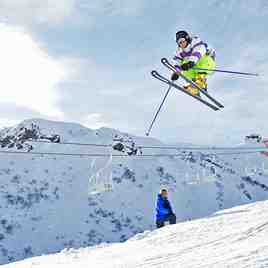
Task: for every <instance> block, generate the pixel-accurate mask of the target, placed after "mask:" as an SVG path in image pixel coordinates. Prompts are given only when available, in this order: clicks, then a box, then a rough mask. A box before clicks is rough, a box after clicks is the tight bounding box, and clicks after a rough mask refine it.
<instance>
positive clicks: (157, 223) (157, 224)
mask: <svg viewBox="0 0 268 268" xmlns="http://www.w3.org/2000/svg"><path fill="white" fill-rule="evenodd" d="M164 226H165V221H164V220H159V219H158V220H156V228H161V227H164Z"/></svg>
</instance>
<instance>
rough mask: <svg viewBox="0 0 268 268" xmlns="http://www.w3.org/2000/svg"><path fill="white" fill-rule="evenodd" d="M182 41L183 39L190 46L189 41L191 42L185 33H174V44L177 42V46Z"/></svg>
mask: <svg viewBox="0 0 268 268" xmlns="http://www.w3.org/2000/svg"><path fill="white" fill-rule="evenodd" d="M183 39H184V40H185V41H186V42H187V43H188V44H190V43H191V41H192V38H191V37H190V35H189V34H188V33H187V32H186V31H178V32H177V33H176V42H177V44H179V43H180V41H182V40H183Z"/></svg>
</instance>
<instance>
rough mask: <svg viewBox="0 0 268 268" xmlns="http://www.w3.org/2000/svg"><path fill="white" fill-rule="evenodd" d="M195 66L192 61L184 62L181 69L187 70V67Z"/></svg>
mask: <svg viewBox="0 0 268 268" xmlns="http://www.w3.org/2000/svg"><path fill="white" fill-rule="evenodd" d="M194 66H195V63H194V62H193V61H189V62H186V63H184V64H182V65H181V69H182V70H183V71H188V70H189V69H191V68H193V67H194Z"/></svg>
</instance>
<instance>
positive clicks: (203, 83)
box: [184, 74, 207, 97]
mask: <svg viewBox="0 0 268 268" xmlns="http://www.w3.org/2000/svg"><path fill="white" fill-rule="evenodd" d="M193 81H194V82H195V83H196V84H197V85H198V86H199V87H200V88H202V89H204V90H205V91H207V79H206V76H205V75H204V74H198V75H197V76H196V78H195V79H194V80H193ZM184 89H186V90H187V91H188V92H189V93H191V94H192V95H194V96H198V97H201V95H200V92H199V90H198V89H197V88H196V87H194V86H193V85H191V84H189V85H187V86H184Z"/></svg>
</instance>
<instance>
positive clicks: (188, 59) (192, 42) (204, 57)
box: [171, 31, 216, 95]
mask: <svg viewBox="0 0 268 268" xmlns="http://www.w3.org/2000/svg"><path fill="white" fill-rule="evenodd" d="M176 43H177V45H178V48H177V51H176V54H175V57H174V58H173V59H174V61H175V62H174V63H175V65H174V66H175V68H176V69H177V72H175V73H173V74H172V76H171V80H172V81H176V80H178V78H179V76H180V73H181V72H182V74H183V75H184V76H186V77H187V78H189V79H191V80H192V81H194V82H195V83H196V84H197V85H198V86H199V87H200V88H203V89H205V90H207V76H208V75H210V74H212V72H211V71H207V70H206V71H204V70H195V69H193V68H204V69H208V70H212V69H215V67H216V63H215V50H214V49H212V48H210V47H209V46H208V45H207V43H205V42H203V41H202V40H201V39H200V38H199V37H198V36H191V35H190V34H188V33H187V32H186V31H178V32H177V33H176ZM184 88H185V89H186V90H187V91H189V92H190V93H191V94H192V95H199V90H198V89H196V88H195V87H193V86H192V85H191V84H189V85H186V86H184Z"/></svg>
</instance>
